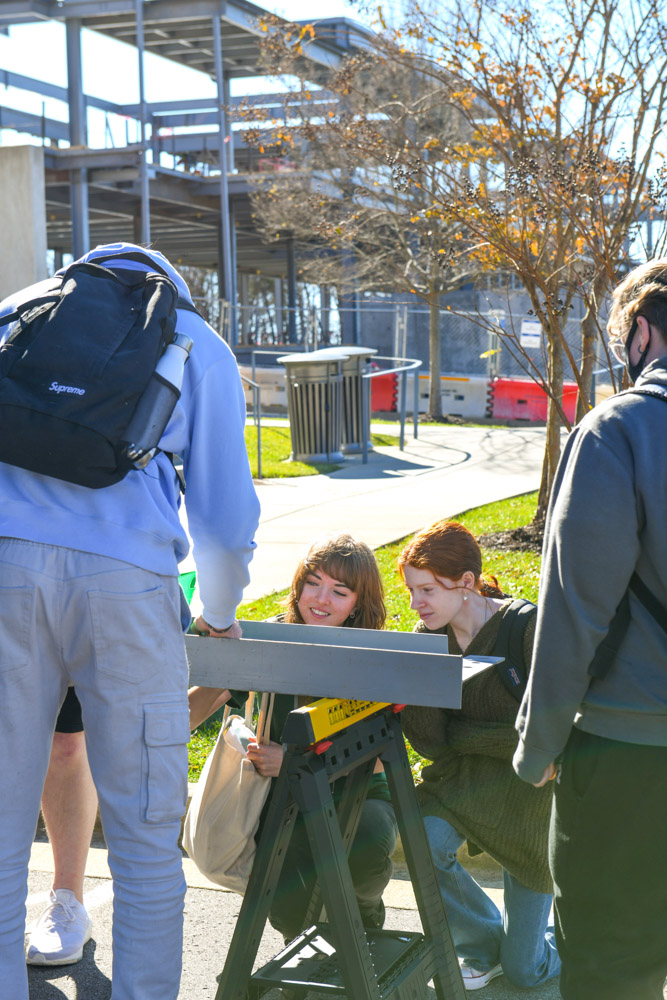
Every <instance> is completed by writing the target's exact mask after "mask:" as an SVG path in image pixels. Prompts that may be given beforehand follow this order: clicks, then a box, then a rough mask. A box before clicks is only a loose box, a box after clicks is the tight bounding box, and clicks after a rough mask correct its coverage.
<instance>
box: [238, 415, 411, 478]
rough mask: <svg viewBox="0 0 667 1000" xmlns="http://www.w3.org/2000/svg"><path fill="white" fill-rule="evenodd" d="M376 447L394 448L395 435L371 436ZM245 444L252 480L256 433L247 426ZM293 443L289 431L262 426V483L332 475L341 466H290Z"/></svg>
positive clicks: (298, 464)
mask: <svg viewBox="0 0 667 1000" xmlns="http://www.w3.org/2000/svg"><path fill="white" fill-rule="evenodd" d="M371 440H372V442H373V444H374V445H375V446H376V447H384V446H389V445H392V444H393V445H395V444H396V440H397V439H396V435H395V434H372V435H371ZM245 442H246V448H247V450H248V458H249V460H250V469H251V471H252V474H253V476H256V475H257V429H256V427H255V425H254V424H252V423H248V424H247V426H246V429H245ZM291 450H292V442H291V437H290V429H289V427H275V426H273V425H270V424H269V425H266V424H262V477H263V478H264V479H275V478H287V477H291V476H316V475H318V474H319V473H326V472H335V471H336V469H340V468H341V466H340V465H337V464H334V463H331V462H314V463H312V464H306V463H305V462H290V460H289V456H290V452H291Z"/></svg>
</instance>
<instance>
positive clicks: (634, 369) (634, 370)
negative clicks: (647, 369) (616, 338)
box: [625, 332, 651, 383]
mask: <svg viewBox="0 0 667 1000" xmlns="http://www.w3.org/2000/svg"><path fill="white" fill-rule="evenodd" d="M650 346H651V334H650V332H649V337H648V340H647V341H646V347H645V348H644V350H643V351H642V352H641V354H640V355H639V361H638V362H637V364H636V365H633V364H632V362H631V361H630V344H628V361H627V364H626V366H625V370H626V371H627V373H628V375H629V376H630V379H631V380H632V382H633V383H634V382H636V381H637V379H638V378H639V376H640V375H641V373H642V371H643V370H644V365H645V364H646V355H647V354H648V349H649V347H650Z"/></svg>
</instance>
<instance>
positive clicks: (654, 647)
mask: <svg viewBox="0 0 667 1000" xmlns="http://www.w3.org/2000/svg"><path fill="white" fill-rule="evenodd" d="M607 329H608V332H609V338H610V347H611V349H612V351H613V353H614V354H615V355H616V356H617V357H618V358H620V359H621V360H622V361H623V363H624V364H625V365H626V368H627V370H628V373H629V375H630V378H631V379H632V381H633V382H635V388H634V389H633V390H631V391H629V392H626V393H621V394H619V395H617V396H614V397H613V398H611V399H609V400H607V401H606V402H604V403H602V404H600V406H598V407H596V408H595V409H594V410H593V411H592V412H591V413H589V414H588V415H587V416H586V417H585V418H584V419H583V420H582V422H581V424H580V425H579V426H578V427H577V428H575V430H574V431H573V432H572V434H571V435H570V438H569V440H568V442H567V446H566V449H565V452H564V454H563V457H562V459H561V463H560V466H559V469H558V473H557V476H556V482H555V485H554V490H553V495H552V499H551V504H550V509H549V514H548V519H547V527H546V532H545V544H544V553H543V564H542V578H541V584H540V604H539V612H538V621H537V632H536V639H535V647H534V655H533V662H532V670H531V677H530V681H529V685H528V689H527V691H526V695H525V697H524V700H523V703H522V705H521V708H520V710H519V714H518V717H517V729H518V731H519V736H520V740H519V745H518V748H517V751H516V754H515V757H514V767H515V770H516V772H517V774H518V775H519V776H520V777H521V778H524V779H525V780H526V781H528V782H531V783H533V784H535V785H537V786H540V785H542V784H544V783H545V782H546V781H548V780H549V779H550V778H552V777H554V776H556V789H555V796H554V809H553V814H552V821H551V836H550V864H551V872H552V875H553V879H554V883H555V910H556V939H557V942H558V950H559V953H560V955H561V958H562V963H563V969H562V974H561V993H562V995H563V997H564V1000H662V998H663V988H664V983H665V977H666V976H667V850H666V849H665V846H666V845H665V830H667V632H666V631H665V627H666V626H665V620H666V619H667V566H666V558H667V504H666V500H667V259H662V260H654V261H650V262H648V263H647V264H643V265H642V266H641V267H638V268H636V269H635V270H634V271H632V272H630V274H628V275H627V277H626V278H625V279H624V280H623V282H622V283H621V284H620V285H619V286H618V288H617V289H616V291H615V292H614V295H613V300H612V307H611V311H610V314H609V320H608V324H607ZM619 606H620V611H619V612H618V613H617V609H619ZM623 609H625V619H624V618H623V617H622V615H621V612H622V611H623ZM612 623H615V625H614V629H615V630H616V637H615V638H614V639H613V641H611V642H610V645H611V651H610V653H609V655H608V656H607V663H606V668H605V669H597V668H596V667H593V666H592V664H593V661H594V660H595V661H596V664H597V662H598V657H597V656H596V654H597V651H598V648H599V646H600V644H601V642H602V641H603V640H605V639H606V638H607V636H608V635H609V636H610V638H611V633H610V631H609V630H610V627H611V626H612ZM619 625H620V627H619ZM605 671H606V672H605ZM594 674H595V676H593V675H594ZM561 755H562V756H561Z"/></svg>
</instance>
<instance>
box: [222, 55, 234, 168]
mask: <svg viewBox="0 0 667 1000" xmlns="http://www.w3.org/2000/svg"><path fill="white" fill-rule="evenodd" d="M222 96H223V99H224V102H225V126H226V132H225V140H226V142H227V163H228V165H229V172H230V174H233V173H234V133H233V132H232V120H231V118H230V117H229V113H228V112H227V110H226V109H227V108H229V107H230V106H231V103H232V95H231V89H230V86H229V73H223V74H222Z"/></svg>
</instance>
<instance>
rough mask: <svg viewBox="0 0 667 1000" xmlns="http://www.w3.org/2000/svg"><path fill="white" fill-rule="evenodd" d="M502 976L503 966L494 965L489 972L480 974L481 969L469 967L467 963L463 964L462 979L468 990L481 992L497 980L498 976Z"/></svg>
mask: <svg viewBox="0 0 667 1000" xmlns="http://www.w3.org/2000/svg"><path fill="white" fill-rule="evenodd" d="M502 974H503V967H502V965H494V967H493V968H492V969H489V971H488V972H480V971H479V969H473V967H472V965H468V963H467V962H461V978H462V979H463V985H464V986H465V988H466V989H467V990H481V989H482V987H483V986H488V985H489V983H490V982H491V980H492V979H495V978H496V976H502Z"/></svg>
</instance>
